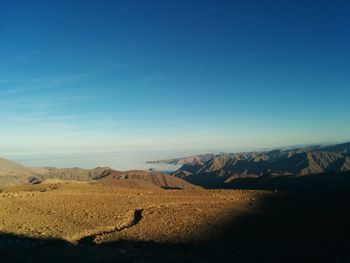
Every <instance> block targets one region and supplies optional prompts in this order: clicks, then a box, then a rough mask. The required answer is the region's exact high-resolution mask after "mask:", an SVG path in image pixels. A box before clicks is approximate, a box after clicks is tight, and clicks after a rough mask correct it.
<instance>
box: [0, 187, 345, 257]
mask: <svg viewBox="0 0 350 263" xmlns="http://www.w3.org/2000/svg"><path fill="white" fill-rule="evenodd" d="M349 197H350V194H349V192H347V191H344V192H311V193H310V192H298V193H285V194H278V195H276V196H274V197H271V198H268V199H266V200H265V201H264V203H263V204H262V206H261V207H260V213H258V214H256V215H254V216H252V215H248V216H247V215H246V216H242V217H241V218H239V219H238V220H237V218H235V219H234V220H232V222H228V223H226V224H225V226H213V227H215V228H217V227H219V229H220V231H219V232H218V231H213V233H215V234H213V233H208V235H207V237H206V241H204V242H201V243H191V244H164V243H155V242H139V241H127V240H125V241H119V242H112V243H107V244H101V245H96V244H78V245H72V244H70V243H68V242H66V241H63V240H55V239H33V238H29V237H21V236H14V235H9V234H4V233H3V234H0V262H26V263H27V262H37V263H39V262H350V206H349V204H348V200H350V199H349Z"/></svg>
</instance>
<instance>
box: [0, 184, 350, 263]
mask: <svg viewBox="0 0 350 263" xmlns="http://www.w3.org/2000/svg"><path fill="white" fill-rule="evenodd" d="M347 197H348V194H347V193H339V192H338V193H336V194H335V193H307V194H305V193H293V194H292V193H281V192H274V191H249V190H246V191H242V190H200V189H199V190H158V189H127V188H123V187H116V186H115V185H113V184H111V185H108V184H102V183H96V182H95V183H91V182H90V183H89V182H63V181H59V180H58V181H51V182H48V183H44V184H38V185H25V186H14V187H7V188H5V189H3V191H2V192H1V193H0V209H1V213H0V261H1V262H48V261H50V262H69V261H73V260H74V261H76V262H190V261H191V262H197V261H198V262H230V261H237V262H271V261H276V262H277V261H278V262H280V261H282V262H311V261H313V262H319V261H325V262H326V261H327V262H329V261H330V260H331V261H332V262H350V261H349V260H350V257H349V252H348V251H350V245H349V244H350V235H349V234H350V228H349V223H348V222H349V221H348V220H349V219H350V216H349V215H350V208H349V207H348V206H347V204H346V200H348V199H347Z"/></svg>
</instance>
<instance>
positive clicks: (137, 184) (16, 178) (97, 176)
mask: <svg viewBox="0 0 350 263" xmlns="http://www.w3.org/2000/svg"><path fill="white" fill-rule="evenodd" d="M47 179H58V180H74V181H90V180H94V181H95V182H101V183H103V184H113V185H115V186H118V187H124V188H137V189H190V190H194V189H200V188H201V187H199V186H195V185H192V184H190V183H188V182H186V181H184V180H182V179H180V178H177V177H175V176H171V175H166V174H162V173H159V172H147V171H124V172H121V171H115V170H112V169H111V168H109V167H97V168H94V169H82V168H77V167H74V168H62V169H59V168H55V167H43V168H32V167H26V166H23V165H20V164H17V163H15V162H12V161H9V160H6V159H0V188H1V187H5V186H10V185H19V184H26V183H30V184H38V183H40V182H42V181H45V180H47Z"/></svg>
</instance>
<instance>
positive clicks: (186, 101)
mask: <svg viewBox="0 0 350 263" xmlns="http://www.w3.org/2000/svg"><path fill="white" fill-rule="evenodd" d="M0 5H1V8H0V26H1V28H0V38H1V41H0V127H1V129H0V153H1V154H2V155H3V154H5V155H6V154H11V153H14V152H45V151H46V152H66V153H67V154H69V153H70V152H71V151H72V149H73V150H76V151H81V150H84V149H85V150H91V151H106V150H107V151H108V150H110V149H112V150H116V151H119V150H126V151H127V150H130V151H149V150H151V151H152V150H159V151H164V152H167V151H194V150H196V149H197V150H199V151H204V150H206V149H219V150H220V149H221V150H225V149H244V148H246V149H260V148H273V147H281V146H284V145H295V144H320V143H327V142H344V141H350V136H349V134H350V123H349V122H348V121H346V119H348V115H349V112H350V104H349V98H350V89H349V87H348V86H349V83H350V75H349V74H348V73H349V72H350V64H349V61H350V53H349V48H348V47H349V45H350V38H349V34H348V28H349V23H350V19H349V16H348V12H347V10H349V8H348V7H350V6H349V4H348V3H344V2H343V1H333V2H332V4H330V3H328V2H323V1H321V2H317V3H314V2H313V1H293V2H286V1H283V2H278V1H264V2H261V1H253V2H251V1H249V2H236V1H219V2H214V1H200V2H197V1H172V2H164V1H132V2H122V1H103V2H98V1H52V2H46V1H16V2H11V1H2V3H1V4H0Z"/></svg>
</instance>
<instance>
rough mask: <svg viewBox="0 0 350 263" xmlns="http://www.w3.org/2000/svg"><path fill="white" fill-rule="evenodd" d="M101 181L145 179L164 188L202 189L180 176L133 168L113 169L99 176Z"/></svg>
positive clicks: (114, 181)
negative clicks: (125, 169) (129, 169)
mask: <svg viewBox="0 0 350 263" xmlns="http://www.w3.org/2000/svg"><path fill="white" fill-rule="evenodd" d="M97 180H98V181H101V182H105V183H106V182H112V183H116V182H117V183H119V182H120V181H123V182H127V181H131V180H132V181H133V182H134V181H136V180H139V181H144V182H147V183H149V184H152V185H154V186H157V187H160V188H163V189H186V190H194V189H200V187H198V186H195V185H192V184H190V183H188V182H186V181H184V180H182V179H180V178H177V177H175V176H172V175H166V174H162V173H159V172H147V171H142V170H132V171H123V172H122V171H113V172H112V173H110V174H109V175H107V176H103V177H101V178H97Z"/></svg>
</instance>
